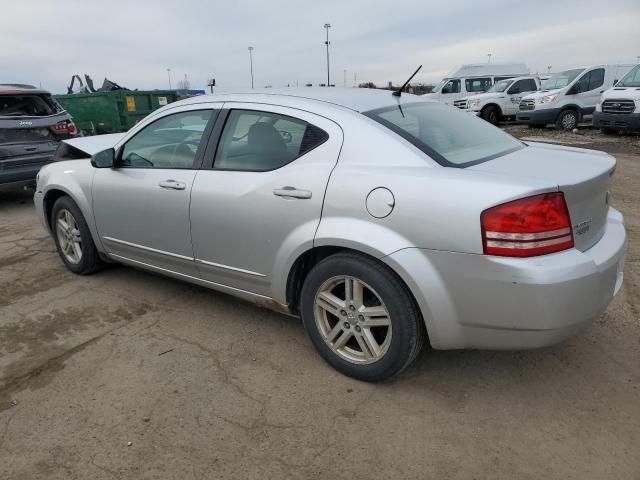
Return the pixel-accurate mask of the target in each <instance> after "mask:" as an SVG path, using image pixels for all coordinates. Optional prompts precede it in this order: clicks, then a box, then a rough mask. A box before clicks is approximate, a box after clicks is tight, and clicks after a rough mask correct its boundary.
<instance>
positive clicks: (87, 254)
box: [50, 196, 103, 275]
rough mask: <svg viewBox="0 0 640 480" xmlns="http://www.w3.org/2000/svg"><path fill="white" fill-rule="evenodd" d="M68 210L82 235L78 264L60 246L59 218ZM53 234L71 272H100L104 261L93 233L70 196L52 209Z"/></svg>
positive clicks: (58, 202) (59, 251) (62, 257)
mask: <svg viewBox="0 0 640 480" xmlns="http://www.w3.org/2000/svg"><path fill="white" fill-rule="evenodd" d="M63 210H66V211H68V212H69V213H71V215H72V216H73V219H74V220H75V222H76V225H77V230H78V232H79V234H80V243H81V249H82V253H81V256H80V260H79V261H78V262H77V263H73V262H71V261H70V260H69V259H68V258H67V257H66V255H65V254H64V253H63V251H62V248H61V246H60V239H59V237H58V230H57V229H58V226H57V223H56V222H57V218H58V215H59V214H60V213H61V211H63ZM50 221H51V233H52V235H53V239H54V241H55V244H56V248H57V249H58V254H59V255H60V258H61V259H62V262H63V263H64V264H65V266H66V267H67V268H68V269H69V270H71V271H72V272H73V273H76V274H78V275H89V274H91V273H93V272H96V271H98V270H100V268H101V267H102V265H103V264H102V260H100V256H99V254H98V250H97V249H96V246H95V244H94V243H93V238H92V237H91V232H90V231H89V227H88V225H87V222H86V220H85V219H84V216H83V215H82V212H81V211H80V208H78V205H76V203H75V202H74V201H73V200H72V199H71V197H68V196H62V197H60V198H58V199H57V200H56V202H55V203H54V204H53V208H52V209H51V219H50Z"/></svg>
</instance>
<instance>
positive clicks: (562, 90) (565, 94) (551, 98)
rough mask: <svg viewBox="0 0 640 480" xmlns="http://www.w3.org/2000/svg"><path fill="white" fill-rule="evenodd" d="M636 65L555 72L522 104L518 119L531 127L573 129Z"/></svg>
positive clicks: (525, 98) (591, 67)
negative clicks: (551, 124)
mask: <svg viewBox="0 0 640 480" xmlns="http://www.w3.org/2000/svg"><path fill="white" fill-rule="evenodd" d="M632 67H633V65H592V66H589V67H577V68H572V69H570V70H565V71H563V72H558V73H554V74H553V75H551V76H550V77H549V79H548V80H546V81H544V82H543V83H542V90H540V91H539V92H536V93H532V94H531V95H527V96H526V97H524V98H523V99H522V101H521V102H520V106H519V107H518V114H517V119H518V121H519V122H524V123H527V124H528V125H529V126H532V127H544V126H545V125H547V124H548V123H554V124H555V125H556V127H557V128H559V129H564V130H572V129H574V128H575V127H576V126H577V125H578V123H580V122H581V121H582V120H583V119H584V117H585V116H587V115H591V114H592V113H593V112H594V111H595V109H596V104H597V103H598V102H599V100H600V95H601V94H602V93H603V92H604V91H605V90H607V89H608V88H611V87H613V85H614V84H615V83H616V82H617V81H618V80H620V79H621V78H622V77H623V76H624V75H625V74H626V73H627V72H628V71H629V70H631V68H632Z"/></svg>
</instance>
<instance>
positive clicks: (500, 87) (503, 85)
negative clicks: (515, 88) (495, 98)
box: [487, 80, 512, 93]
mask: <svg viewBox="0 0 640 480" xmlns="http://www.w3.org/2000/svg"><path fill="white" fill-rule="evenodd" d="M511 82H512V80H500V81H499V82H496V83H494V84H493V87H491V88H490V89H489V90H487V93H502V92H504V91H505V90H506V89H507V87H509V85H511Z"/></svg>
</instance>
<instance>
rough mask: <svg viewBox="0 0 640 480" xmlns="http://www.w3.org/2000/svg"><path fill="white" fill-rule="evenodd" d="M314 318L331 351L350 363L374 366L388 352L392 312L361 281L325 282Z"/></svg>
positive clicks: (348, 278) (337, 279)
mask: <svg viewBox="0 0 640 480" xmlns="http://www.w3.org/2000/svg"><path fill="white" fill-rule="evenodd" d="M314 317H315V323H316V326H317V327H318V331H319V332H320V334H321V335H322V338H323V339H324V341H325V342H326V344H327V345H328V346H329V348H331V350H332V351H333V352H334V353H336V354H337V355H338V356H339V357H341V358H342V359H344V360H347V361H348V362H351V363H356V364H368V363H374V362H376V361H378V360H380V359H381V358H382V357H383V356H384V355H385V353H387V351H388V350H389V345H390V344H391V334H392V325H391V318H390V316H389V312H388V311H387V308H386V306H385V304H384V302H383V301H382V299H381V298H380V296H379V295H378V294H377V293H376V291H375V290H374V289H373V288H371V287H370V286H369V285H367V284H366V283H365V282H363V281H362V280H359V279H358V278H355V277H352V276H339V277H332V278H330V279H328V280H327V281H325V282H324V283H323V284H322V285H321V286H320V288H319V289H318V291H317V293H316V296H315V302H314Z"/></svg>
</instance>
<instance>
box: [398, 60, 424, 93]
mask: <svg viewBox="0 0 640 480" xmlns="http://www.w3.org/2000/svg"><path fill="white" fill-rule="evenodd" d="M421 68H422V65H420V66H419V67H418V68H417V69H416V71H415V72H413V75H411V76H410V77H409V80H407V81H406V82H404V85H402V86H401V87H400V89H399V90H396V91H395V92H393V93H392V94H391V95H393V96H394V97H399V96H400V95H402V91H403V90H404V89H405V88H406V87H407V85H409V82H410V81H411V80H412V79H413V77H415V76H416V73H418V72H419V71H420V69H421Z"/></svg>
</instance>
